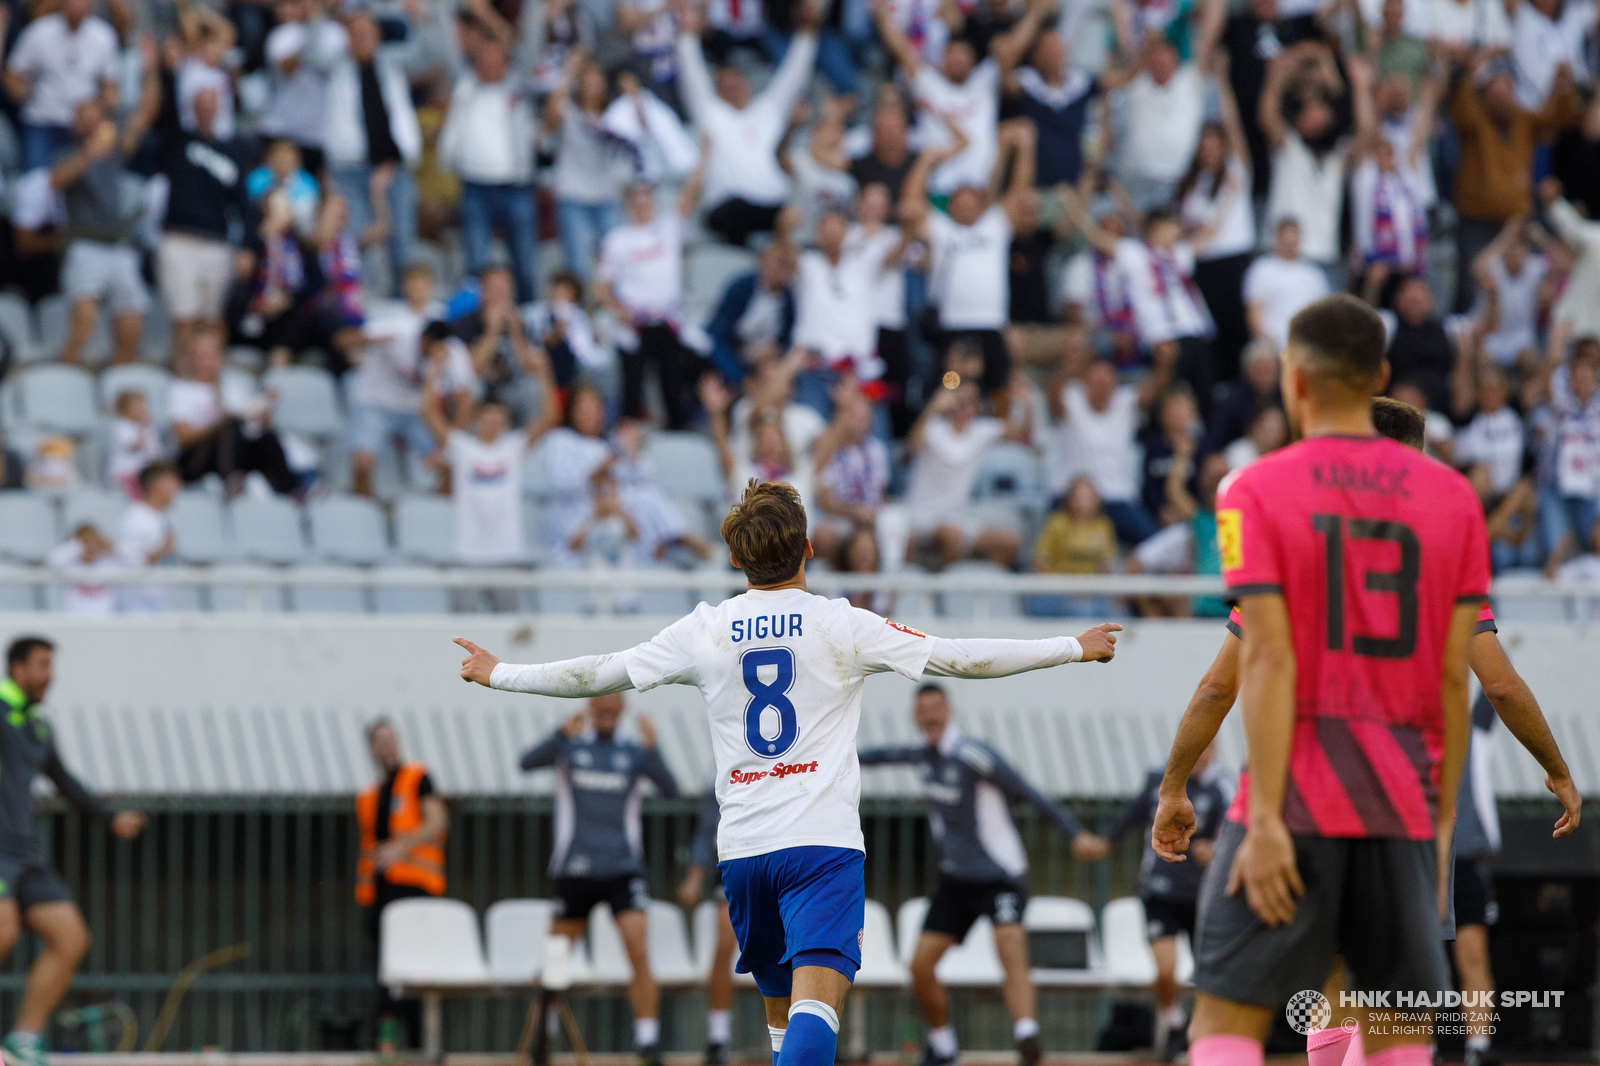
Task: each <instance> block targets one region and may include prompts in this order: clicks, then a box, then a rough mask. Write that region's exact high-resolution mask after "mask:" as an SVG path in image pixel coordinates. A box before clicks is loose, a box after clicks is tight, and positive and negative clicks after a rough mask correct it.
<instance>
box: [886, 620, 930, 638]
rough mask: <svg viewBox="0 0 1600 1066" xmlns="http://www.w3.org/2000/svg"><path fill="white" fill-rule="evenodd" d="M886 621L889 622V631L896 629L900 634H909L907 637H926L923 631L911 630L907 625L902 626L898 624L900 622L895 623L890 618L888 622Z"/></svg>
mask: <svg viewBox="0 0 1600 1066" xmlns="http://www.w3.org/2000/svg"><path fill="white" fill-rule="evenodd" d="M888 621H889V628H890V629H898V630H899V631H900V632H902V633H906V634H909V635H910V636H913V637H923V638H926V637H927V635H928V634H926V633H924V632H923V631H922V630H920V629H912V628H911V627H910V626H908V625H903V624H901V623H900V622H896V621H895V620H894V619H892V618H891V619H889V620H888Z"/></svg>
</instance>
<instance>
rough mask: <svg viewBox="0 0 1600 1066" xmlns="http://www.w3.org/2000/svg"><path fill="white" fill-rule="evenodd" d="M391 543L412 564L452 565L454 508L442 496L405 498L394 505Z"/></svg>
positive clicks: (453, 559)
mask: <svg viewBox="0 0 1600 1066" xmlns="http://www.w3.org/2000/svg"><path fill="white" fill-rule="evenodd" d="M394 540H395V547H396V548H397V549H398V550H399V553H400V555H401V556H402V557H403V558H405V559H407V560H411V561H413V562H420V563H433V564H435V565H438V566H443V565H446V564H448V563H451V562H454V561H455V505H454V504H452V503H451V502H450V501H449V500H448V499H446V498H445V497H443V496H421V495H407V496H402V497H400V499H398V500H397V501H395V505H394Z"/></svg>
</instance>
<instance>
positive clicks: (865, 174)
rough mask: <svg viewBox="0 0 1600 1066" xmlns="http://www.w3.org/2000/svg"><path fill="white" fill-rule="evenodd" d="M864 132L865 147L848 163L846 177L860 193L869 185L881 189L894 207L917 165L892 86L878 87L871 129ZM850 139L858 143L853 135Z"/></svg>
mask: <svg viewBox="0 0 1600 1066" xmlns="http://www.w3.org/2000/svg"><path fill="white" fill-rule="evenodd" d="M865 132H866V134H867V138H868V139H867V143H866V145H865V146H864V147H861V148H859V149H858V151H859V154H857V155H856V156H855V158H854V159H852V160H851V162H850V176H851V177H853V178H855V179H856V187H857V188H860V189H865V188H866V187H867V186H868V185H872V184H879V185H883V186H884V187H885V188H887V189H888V190H889V199H890V202H891V203H898V202H899V200H900V188H901V186H902V185H904V184H905V180H906V175H907V174H910V173H911V166H912V164H913V163H915V162H916V161H917V153H916V152H914V151H912V150H911V123H910V118H909V113H908V105H907V102H906V99H905V97H904V96H902V95H901V94H900V90H899V89H898V88H897V87H896V86H895V84H894V83H893V82H886V83H884V84H883V85H882V86H881V87H879V89H878V95H877V98H876V99H875V100H874V101H873V105H872V125H871V127H870V128H869V129H868V130H867V131H865ZM851 136H853V137H856V138H857V139H858V140H859V139H860V138H859V136H858V134H857V133H856V132H853V133H852V135H851ZM845 144H846V148H847V149H848V148H849V145H850V138H848V137H847V138H846V142H845Z"/></svg>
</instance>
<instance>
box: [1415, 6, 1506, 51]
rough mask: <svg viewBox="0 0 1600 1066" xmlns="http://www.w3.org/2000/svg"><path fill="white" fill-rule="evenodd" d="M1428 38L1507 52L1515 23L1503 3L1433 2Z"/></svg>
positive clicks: (1430, 9)
mask: <svg viewBox="0 0 1600 1066" xmlns="http://www.w3.org/2000/svg"><path fill="white" fill-rule="evenodd" d="M1428 36H1429V37H1431V38H1433V39H1434V40H1436V41H1443V42H1445V43H1446V44H1467V45H1471V46H1472V47H1474V48H1507V47H1509V46H1510V44H1511V20H1510V19H1508V18H1506V6H1505V4H1504V3H1502V0H1432V2H1431V3H1430V4H1429V5H1428Z"/></svg>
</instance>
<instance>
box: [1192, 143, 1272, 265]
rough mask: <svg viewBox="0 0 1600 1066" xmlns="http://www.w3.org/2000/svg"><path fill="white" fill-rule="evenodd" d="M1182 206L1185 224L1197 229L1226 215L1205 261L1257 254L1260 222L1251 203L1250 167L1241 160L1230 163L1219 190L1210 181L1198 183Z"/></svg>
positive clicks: (1229, 161) (1218, 184)
mask: <svg viewBox="0 0 1600 1066" xmlns="http://www.w3.org/2000/svg"><path fill="white" fill-rule="evenodd" d="M1180 206H1181V207H1182V210H1183V221H1184V222H1185V223H1186V224H1188V225H1191V226H1196V227H1202V226H1209V225H1211V223H1212V220H1213V219H1215V218H1216V217H1217V214H1218V212H1223V214H1222V221H1221V223H1220V224H1219V225H1218V226H1217V231H1216V233H1214V234H1213V235H1212V237H1211V241H1210V243H1208V244H1207V245H1206V250H1205V252H1204V253H1202V254H1201V255H1200V256H1199V259H1200V260H1201V261H1202V262H1204V261H1205V260H1207V259H1226V258H1228V257H1229V256H1234V255H1243V254H1245V253H1246V252H1253V251H1255V247H1256V219H1255V210H1254V208H1253V207H1252V206H1251V203H1250V168H1249V167H1247V166H1245V165H1244V163H1243V162H1242V161H1241V160H1238V159H1229V160H1228V167H1227V170H1226V172H1225V173H1224V174H1223V177H1222V180H1221V181H1219V182H1218V183H1217V187H1216V188H1215V189H1212V188H1211V187H1210V179H1209V178H1202V179H1201V180H1200V181H1198V182H1196V183H1195V186H1194V188H1192V189H1190V190H1189V195H1187V196H1185V197H1184V198H1183V203H1182V205H1180Z"/></svg>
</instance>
